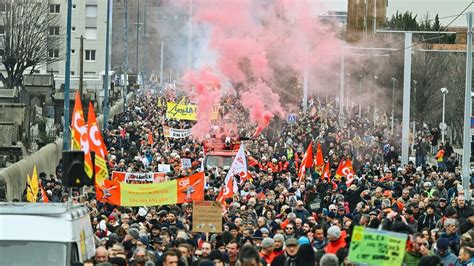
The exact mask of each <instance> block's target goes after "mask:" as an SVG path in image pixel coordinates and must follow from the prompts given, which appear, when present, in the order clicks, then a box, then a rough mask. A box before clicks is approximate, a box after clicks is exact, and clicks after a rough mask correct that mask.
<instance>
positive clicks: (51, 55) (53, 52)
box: [49, 49, 59, 59]
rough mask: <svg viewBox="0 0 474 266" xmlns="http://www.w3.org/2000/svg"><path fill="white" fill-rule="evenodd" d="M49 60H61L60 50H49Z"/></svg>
mask: <svg viewBox="0 0 474 266" xmlns="http://www.w3.org/2000/svg"><path fill="white" fill-rule="evenodd" d="M49 58H52V59H55V58H59V49H51V50H49Z"/></svg>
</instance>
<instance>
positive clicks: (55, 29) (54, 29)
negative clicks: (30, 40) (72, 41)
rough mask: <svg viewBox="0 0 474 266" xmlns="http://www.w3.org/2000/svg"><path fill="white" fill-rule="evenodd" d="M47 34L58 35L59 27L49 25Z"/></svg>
mask: <svg viewBox="0 0 474 266" xmlns="http://www.w3.org/2000/svg"><path fill="white" fill-rule="evenodd" d="M49 35H54V36H59V27H49Z"/></svg>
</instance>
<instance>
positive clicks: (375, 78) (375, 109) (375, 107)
mask: <svg viewBox="0 0 474 266" xmlns="http://www.w3.org/2000/svg"><path fill="white" fill-rule="evenodd" d="M378 78H379V77H377V76H374V80H375V86H377V80H378ZM376 120H377V100H375V101H374V128H375V125H376Z"/></svg>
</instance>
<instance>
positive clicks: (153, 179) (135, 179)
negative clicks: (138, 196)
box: [111, 171, 166, 183]
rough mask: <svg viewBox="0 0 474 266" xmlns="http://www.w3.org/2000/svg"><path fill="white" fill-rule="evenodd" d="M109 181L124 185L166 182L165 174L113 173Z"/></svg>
mask: <svg viewBox="0 0 474 266" xmlns="http://www.w3.org/2000/svg"><path fill="white" fill-rule="evenodd" d="M111 179H112V180H114V181H117V182H125V183H159V182H163V181H166V173H161V172H149V173H129V172H118V171H113V172H112V178H111Z"/></svg>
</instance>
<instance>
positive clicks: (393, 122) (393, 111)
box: [391, 78, 397, 134]
mask: <svg viewBox="0 0 474 266" xmlns="http://www.w3.org/2000/svg"><path fill="white" fill-rule="evenodd" d="M396 82H397V79H396V78H392V121H391V123H392V125H391V127H392V134H393V133H394V125H395V83H396Z"/></svg>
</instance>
